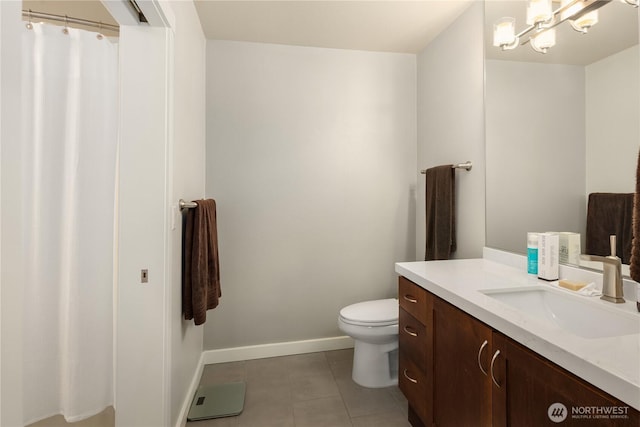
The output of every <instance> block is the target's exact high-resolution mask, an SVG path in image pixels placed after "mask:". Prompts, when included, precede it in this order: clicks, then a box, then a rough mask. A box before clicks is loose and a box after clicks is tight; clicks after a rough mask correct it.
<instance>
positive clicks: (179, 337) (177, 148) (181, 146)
mask: <svg viewBox="0 0 640 427" xmlns="http://www.w3.org/2000/svg"><path fill="white" fill-rule="evenodd" d="M170 5H171V8H172V11H173V15H174V18H175V21H174V26H175V27H174V28H173V32H174V51H175V54H174V75H173V103H172V105H173V118H174V128H173V129H174V131H173V135H174V136H173V144H172V147H173V150H172V160H171V161H172V171H171V176H172V178H171V182H172V191H171V193H172V197H171V200H169V203H170V204H172V205H177V203H178V200H179V199H181V198H183V199H185V200H194V199H200V198H202V197H204V183H205V37H204V34H203V32H202V29H201V27H200V21H199V19H198V16H197V14H196V10H195V6H194V4H193V2H190V1H189V2H184V1H180V2H176V1H174V2H171V3H170ZM173 214H174V215H175V217H174V218H173V220H174V224H175V228H173V229H172V230H171V232H170V236H169V238H170V247H171V261H170V262H171V263H172V268H171V276H170V289H171V291H170V292H171V310H170V313H169V316H170V322H171V326H170V327H171V425H172V426H175V425H178V424H179V423H180V422H181V421H182V419H181V418H182V416H183V415H185V414H184V413H183V412H185V411H188V407H187V408H186V409H185V408H184V406H185V405H188V404H190V403H191V397H192V390H191V382H192V381H193V380H194V375H195V374H196V373H197V370H198V362H199V360H200V355H201V353H202V342H203V341H202V340H203V338H202V337H203V329H204V328H203V327H196V326H195V325H194V324H193V321H185V320H183V316H182V278H181V272H182V226H181V221H182V216H181V214H179V213H176V211H174V213H173ZM196 380H199V378H197V379H196Z"/></svg>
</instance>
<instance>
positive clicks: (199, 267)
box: [182, 199, 222, 325]
mask: <svg viewBox="0 0 640 427" xmlns="http://www.w3.org/2000/svg"><path fill="white" fill-rule="evenodd" d="M196 203H197V205H198V206H197V207H196V208H193V209H188V210H187V214H186V217H187V218H186V221H185V224H184V230H183V234H182V235H183V236H184V237H183V239H184V240H183V245H184V252H183V254H184V258H183V266H182V312H183V313H184V318H185V319H187V320H190V319H193V321H194V323H195V324H196V325H201V324H203V323H204V322H205V320H207V310H209V309H212V308H216V307H217V306H218V302H219V299H220V297H221V296H222V292H221V291H220V268H219V264H218V231H217V226H216V202H215V200H211V199H209V200H197V201H196Z"/></svg>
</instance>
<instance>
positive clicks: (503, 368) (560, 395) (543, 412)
mask: <svg viewBox="0 0 640 427" xmlns="http://www.w3.org/2000/svg"><path fill="white" fill-rule="evenodd" d="M497 351H499V352H500V353H498V355H497V356H496V357H495V361H494V364H493V376H494V378H493V379H492V381H493V380H495V382H496V383H495V384H493V386H492V401H493V405H492V407H493V418H492V420H493V423H492V425H493V426H495V427H503V426H522V427H537V426H542V425H548V426H557V425H562V426H582V427H584V426H585V425H586V426H633V427H638V426H640V412H638V411H636V410H635V409H633V408H631V407H630V406H628V405H627V404H625V403H623V402H621V401H620V400H618V399H616V398H614V397H613V396H611V395H609V394H607V393H605V392H604V391H602V390H600V389H599V388H597V387H595V386H593V385H591V384H589V383H588V382H586V381H584V380H582V379H581V378H579V377H577V376H575V375H574V374H572V373H571V372H569V371H567V370H565V369H563V368H561V367H559V366H558V365H556V364H554V363H553V362H551V361H549V360H547V359H545V358H544V357H542V356H540V355H539V354H537V353H535V352H533V351H531V350H529V349H528V348H526V347H524V346H522V345H520V344H518V343H517V342H515V341H513V340H512V339H510V338H508V337H506V336H504V335H502V334H500V333H498V332H494V333H493V354H494V355H495V353H496V352H497ZM489 374H490V376H491V374H492V372H491V371H490V372H489ZM556 403H561V404H562V405H563V406H564V407H562V406H557V407H555V408H556V409H555V413H554V410H553V409H552V410H551V414H550V413H549V412H550V409H549V408H550V406H552V405H553V404H556ZM574 411H575V413H573V412H574ZM597 412H602V413H601V414H598V413H597ZM565 416H566V418H565ZM552 417H555V421H552V419H551V418H552ZM563 418H564V420H563V421H560V420H561V419H563Z"/></svg>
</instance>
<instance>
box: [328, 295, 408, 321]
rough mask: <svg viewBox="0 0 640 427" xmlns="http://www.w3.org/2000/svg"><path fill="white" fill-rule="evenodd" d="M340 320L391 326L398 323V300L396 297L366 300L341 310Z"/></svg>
mask: <svg viewBox="0 0 640 427" xmlns="http://www.w3.org/2000/svg"><path fill="white" fill-rule="evenodd" d="M340 320H342V321H343V322H344V323H348V324H350V325H356V326H368V327H371V326H390V325H395V324H397V323H398V300H397V299H395V298H388V299H380V300H374V301H364V302H359V303H356V304H351V305H348V306H346V307H344V308H343V309H342V310H340Z"/></svg>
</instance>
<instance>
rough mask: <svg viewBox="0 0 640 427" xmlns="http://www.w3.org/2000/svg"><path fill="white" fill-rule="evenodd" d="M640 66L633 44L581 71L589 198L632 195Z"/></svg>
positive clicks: (639, 135)
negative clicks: (592, 195) (604, 194)
mask: <svg viewBox="0 0 640 427" xmlns="http://www.w3.org/2000/svg"><path fill="white" fill-rule="evenodd" d="M639 62H640V52H639V48H638V45H636V46H633V47H630V48H628V49H626V50H623V51H622V52H619V53H617V54H615V55H611V56H609V57H607V58H605V59H602V60H600V61H598V62H594V63H593V64H590V65H588V66H587V67H585V76H586V118H587V120H586V129H587V135H586V138H587V152H586V156H587V160H586V161H587V184H586V185H587V194H589V193H593V192H614V193H632V192H634V191H635V172H636V166H637V161H638V157H637V156H638V146H639V144H640V120H638V116H639V115H640V78H639V77H638V76H640V68H639V65H640V64H639Z"/></svg>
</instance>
